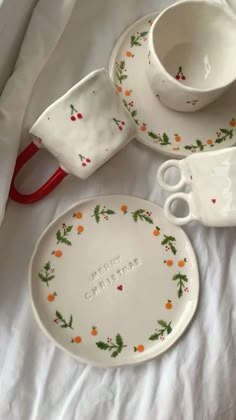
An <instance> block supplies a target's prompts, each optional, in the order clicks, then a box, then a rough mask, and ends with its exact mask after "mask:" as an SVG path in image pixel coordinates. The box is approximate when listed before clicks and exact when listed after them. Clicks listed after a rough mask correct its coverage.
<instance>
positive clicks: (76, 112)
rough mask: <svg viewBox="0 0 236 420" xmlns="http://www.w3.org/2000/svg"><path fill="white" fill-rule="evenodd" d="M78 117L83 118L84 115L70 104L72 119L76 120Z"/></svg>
mask: <svg viewBox="0 0 236 420" xmlns="http://www.w3.org/2000/svg"><path fill="white" fill-rule="evenodd" d="M76 118H78V120H81V119H82V118H83V115H82V114H81V113H80V112H78V111H77V109H75V107H74V105H72V104H71V105H70V119H71V121H76Z"/></svg>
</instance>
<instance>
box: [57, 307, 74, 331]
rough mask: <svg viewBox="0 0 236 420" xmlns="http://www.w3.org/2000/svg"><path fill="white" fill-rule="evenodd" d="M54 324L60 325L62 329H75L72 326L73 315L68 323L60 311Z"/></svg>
mask: <svg viewBox="0 0 236 420" xmlns="http://www.w3.org/2000/svg"><path fill="white" fill-rule="evenodd" d="M54 322H55V323H56V324H58V323H59V324H60V327H61V328H70V329H71V330H73V329H74V327H73V326H72V323H73V316H72V315H70V318H69V321H68V322H67V321H66V320H65V318H64V317H63V315H62V314H61V313H60V312H59V311H56V318H55V319H54Z"/></svg>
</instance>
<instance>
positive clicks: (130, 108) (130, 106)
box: [123, 99, 140, 125]
mask: <svg viewBox="0 0 236 420" xmlns="http://www.w3.org/2000/svg"><path fill="white" fill-rule="evenodd" d="M123 104H124V106H125V108H126V109H127V111H129V113H130V115H131V117H132V118H133V120H134V122H135V123H136V124H137V125H140V122H139V120H138V119H137V118H136V117H137V114H138V111H137V109H133V106H134V102H133V101H131V102H129V103H128V102H127V101H126V100H125V99H123Z"/></svg>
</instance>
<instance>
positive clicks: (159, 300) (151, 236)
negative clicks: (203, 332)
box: [29, 195, 199, 367]
mask: <svg viewBox="0 0 236 420" xmlns="http://www.w3.org/2000/svg"><path fill="white" fill-rule="evenodd" d="M29 279H30V290H31V296H32V302H33V308H34V314H35V316H36V319H37V321H38V323H39V326H40V327H41V328H42V330H43V331H44V332H45V333H46V334H47V335H48V336H49V337H50V338H51V339H52V340H53V341H54V343H55V344H56V345H57V346H59V347H60V348H61V349H63V350H65V351H67V352H68V353H70V354H71V355H72V356H74V357H76V358H77V359H79V360H80V361H82V362H85V363H89V364H91V365H94V366H100V367H111V366H122V365H127V364H134V363H139V362H143V361H144V360H148V359H151V358H153V357H155V356H157V355H160V354H161V353H163V352H164V351H166V350H167V349H168V348H169V347H170V346H171V345H172V344H173V343H174V342H175V341H176V340H177V339H178V338H179V336H180V335H181V334H182V333H183V331H184V330H185V328H186V327H187V325H188V324H189V322H190V320H191V318H192V317H193V314H194V312H195V309H196V306H197V301H198V292H199V279H198V268H197V262H196V258H195V255H194V252H193V249H192V246H191V244H190V242H189V240H188V238H187V237H186V235H185V233H184V232H183V230H181V229H180V228H179V227H176V226H174V225H172V224H170V223H169V222H168V221H167V220H166V218H165V216H164V213H163V210H162V209H161V208H159V207H158V206H156V205H155V204H153V203H150V202H148V201H145V200H142V199H139V198H135V197H130V196H119V195H117V196H105V197H97V198H92V199H89V200H86V201H83V202H79V203H78V204H76V205H74V206H73V207H72V208H71V209H69V210H67V211H66V212H65V213H63V214H62V215H61V216H59V217H58V218H57V219H56V220H55V221H54V222H53V223H51V224H50V225H49V226H48V228H47V229H46V231H45V232H44V233H43V234H42V236H41V238H40V239H39V241H38V243H37V245H36V248H35V251H34V254H33V256H32V259H31V263H30V270H29Z"/></svg>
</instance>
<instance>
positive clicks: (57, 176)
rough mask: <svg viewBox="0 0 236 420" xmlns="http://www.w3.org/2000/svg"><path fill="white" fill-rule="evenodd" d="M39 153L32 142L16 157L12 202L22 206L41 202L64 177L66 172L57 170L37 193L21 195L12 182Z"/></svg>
mask: <svg viewBox="0 0 236 420" xmlns="http://www.w3.org/2000/svg"><path fill="white" fill-rule="evenodd" d="M38 151H39V148H38V146H36V144H35V143H34V142H32V143H30V144H29V145H28V146H27V147H26V148H25V149H24V150H23V151H22V152H21V153H20V155H19V156H18V158H17V160H16V166H15V169H14V173H13V177H12V181H11V187H10V192H9V196H10V198H11V199H12V200H14V201H16V202H18V203H22V204H31V203H34V202H35V201H38V200H41V198H43V197H45V196H46V195H47V194H49V193H50V192H51V191H52V190H53V189H54V188H55V187H56V186H57V185H58V184H59V183H60V182H61V181H62V180H63V179H64V178H65V177H66V175H68V174H67V172H65V171H64V170H63V169H62V168H60V167H59V168H58V169H57V171H56V172H54V174H53V175H52V176H51V177H50V178H49V179H48V181H47V182H45V184H44V185H42V187H40V188H39V189H38V190H37V191H35V192H33V193H32V194H21V193H20V192H18V191H17V190H16V188H15V185H14V182H15V178H16V176H17V174H18V172H19V171H20V170H21V168H22V166H24V165H25V163H26V162H27V161H28V160H29V159H30V158H31V157H32V156H33V155H34V154H35V153H37V152H38Z"/></svg>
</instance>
